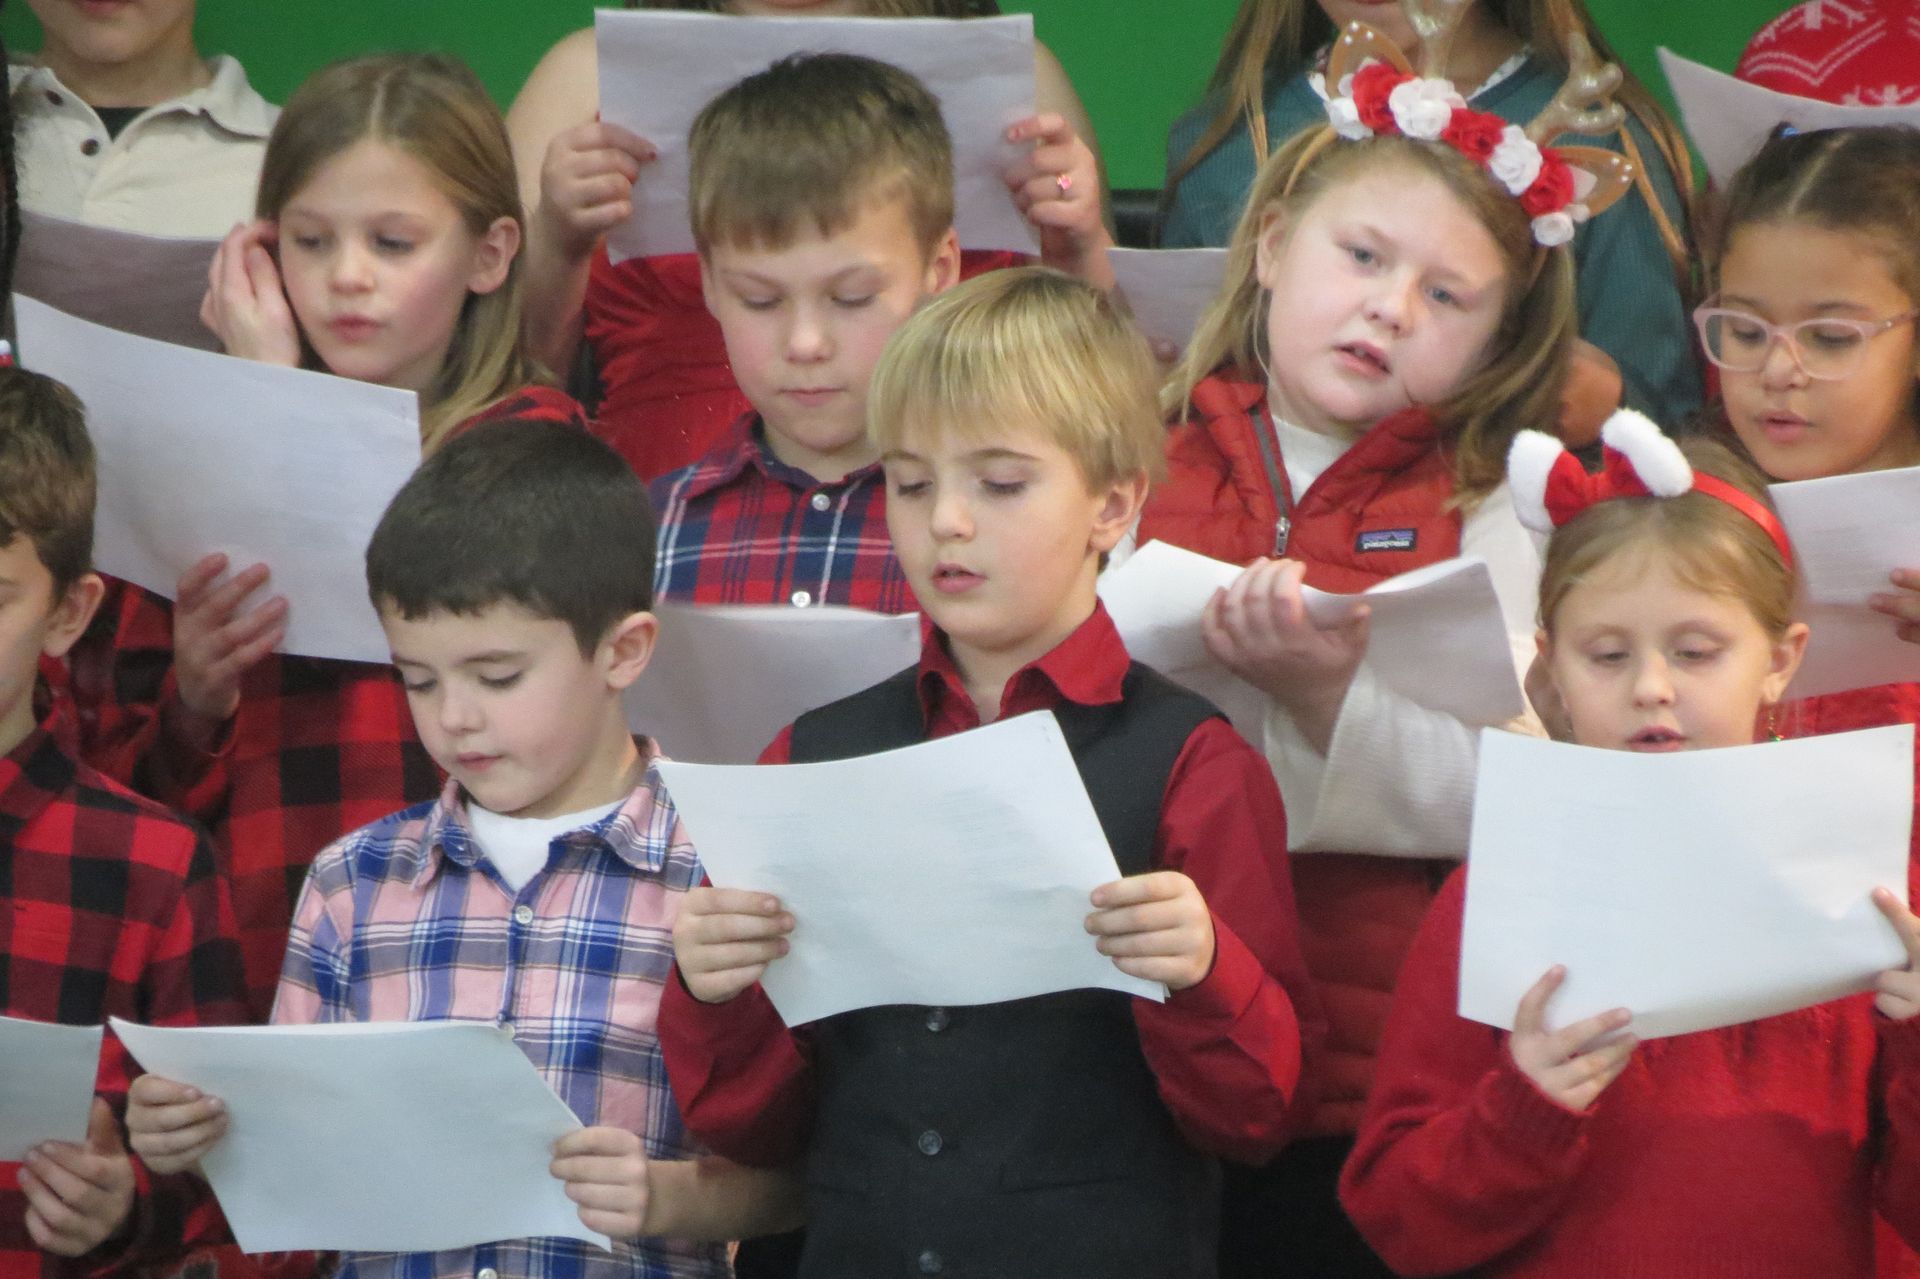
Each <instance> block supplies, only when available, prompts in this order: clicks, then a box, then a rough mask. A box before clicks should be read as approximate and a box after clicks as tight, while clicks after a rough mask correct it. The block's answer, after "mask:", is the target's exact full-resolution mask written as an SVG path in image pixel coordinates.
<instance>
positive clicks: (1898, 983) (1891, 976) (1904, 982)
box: [1873, 968, 1920, 1021]
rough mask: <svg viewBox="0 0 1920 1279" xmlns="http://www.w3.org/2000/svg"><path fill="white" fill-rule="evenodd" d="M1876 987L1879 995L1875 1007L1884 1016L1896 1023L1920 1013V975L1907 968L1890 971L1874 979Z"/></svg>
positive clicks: (1874, 1001)
mask: <svg viewBox="0 0 1920 1279" xmlns="http://www.w3.org/2000/svg"><path fill="white" fill-rule="evenodd" d="M1874 987H1875V989H1876V990H1878V991H1879V994H1877V995H1876V996H1875V997H1874V1000H1873V1006H1874V1007H1875V1008H1878V1009H1879V1010H1880V1012H1881V1014H1882V1015H1884V1016H1887V1017H1890V1018H1892V1019H1893V1020H1894V1021H1906V1020H1907V1019H1908V1018H1910V1017H1912V1016H1913V1015H1914V1013H1916V1012H1920V973H1914V972H1911V971H1909V970H1907V969H1905V968H1893V969H1889V970H1888V971H1886V972H1883V973H1881V974H1880V975H1879V976H1878V977H1876V978H1875V979H1874Z"/></svg>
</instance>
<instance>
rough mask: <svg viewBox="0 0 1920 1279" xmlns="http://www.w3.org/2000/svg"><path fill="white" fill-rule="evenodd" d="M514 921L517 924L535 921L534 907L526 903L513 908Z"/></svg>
mask: <svg viewBox="0 0 1920 1279" xmlns="http://www.w3.org/2000/svg"><path fill="white" fill-rule="evenodd" d="M513 922H514V923H516V924H531V923H532V922H533V907H531V906H528V905H525V904H522V905H519V906H515V907H514V908H513Z"/></svg>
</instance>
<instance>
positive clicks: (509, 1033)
mask: <svg viewBox="0 0 1920 1279" xmlns="http://www.w3.org/2000/svg"><path fill="white" fill-rule="evenodd" d="M500 1033H501V1034H503V1035H505V1036H506V1037H507V1038H508V1039H512V1038H513V1023H512V1022H510V1021H508V1020H507V1019H506V1018H505V1017H502V1018H501V1019H500Z"/></svg>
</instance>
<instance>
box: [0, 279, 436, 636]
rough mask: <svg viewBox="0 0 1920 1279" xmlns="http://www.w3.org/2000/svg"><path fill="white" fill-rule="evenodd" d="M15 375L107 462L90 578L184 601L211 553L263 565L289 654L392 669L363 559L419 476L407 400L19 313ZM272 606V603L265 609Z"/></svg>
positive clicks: (415, 420)
mask: <svg viewBox="0 0 1920 1279" xmlns="http://www.w3.org/2000/svg"><path fill="white" fill-rule="evenodd" d="M15 317H16V320H17V322H18V328H19V335H20V360H21V363H22V364H23V365H25V366H26V367H27V368H30V369H33V370H34V371H36V372H39V373H45V374H47V375H48V376H49V377H54V378H58V379H59V380H60V381H62V382H65V383H66V384H67V385H68V386H69V387H71V388H73V391H74V394H76V395H78V396H79V397H80V399H81V402H82V403H84V404H85V405H86V406H87V428H88V430H89V431H90V432H91V433H92V435H93V446H94V451H95V453H96V454H97V455H98V459H99V474H100V498H99V510H98V514H97V515H96V516H95V519H94V535H93V536H94V543H93V554H94V562H95V563H96V564H98V565H99V566H100V568H101V570H102V571H103V572H107V573H112V574H113V575H114V576H116V577H123V578H126V579H127V580H128V581H130V582H135V583H138V584H139V585H141V586H144V587H146V588H147V589H148V590H150V591H154V592H156V593H158V594H161V595H164V596H166V597H167V598H169V599H171V598H173V594H174V588H175V586H176V584H177V583H178V582H179V580H180V575H181V574H182V573H184V572H185V571H186V570H187V569H189V568H191V567H192V566H193V565H194V564H196V563H198V562H199V560H200V559H201V558H202V557H203V556H206V555H208V554H211V553H212V552H214V551H222V552H225V553H226V555H227V557H228V558H229V560H230V561H231V562H232V564H233V566H234V568H235V569H240V568H245V567H246V566H247V565H249V564H253V563H256V562H261V563H265V564H266V565H267V566H268V567H269V568H270V569H272V571H273V578H272V580H271V581H270V582H269V583H268V584H267V586H266V587H265V588H264V591H265V592H271V593H273V594H278V595H284V596H286V597H287V601H288V605H289V607H288V612H287V637H286V640H285V641H284V642H283V643H282V644H281V650H282V651H284V652H288V653H300V654H305V655H308V656H312V657H333V658H340V659H343V660H347V661H356V662H381V663H384V662H386V661H388V660H389V653H388V649H387V641H386V638H385V637H384V636H383V635H382V634H381V632H380V621H379V618H378V617H377V616H376V615H375V613H374V611H373V606H372V605H371V604H369V603H368V602H367V579H366V567H365V561H364V556H365V554H366V548H367V540H368V539H369V538H370V537H371V536H372V535H373V529H374V525H376V524H377V523H379V521H380V516H381V514H382V513H383V512H384V511H385V510H386V509H387V503H388V502H389V501H391V500H392V499H393V495H394V493H395V492H397V491H398V490H399V488H400V486H401V485H402V484H404V483H406V481H407V477H408V476H409V475H410V474H412V473H413V468H414V467H416V466H418V465H419V463H420V412H419V405H418V399H417V397H416V396H415V395H414V393H413V392H411V391H396V390H394V389H392V388H391V387H384V386H374V385H372V384H371V383H367V382H354V381H350V380H348V379H346V378H337V377H331V376H329V375H327V374H325V373H314V372H309V371H307V370H304V369H289V368H281V367H277V366H275V365H270V364H260V363H256V362H255V361H253V360H241V359H235V358H233V357H231V356H226V355H217V354H214V353H213V352H210V351H192V350H188V349H186V348H184V347H179V346H174V345H171V344H169V343H165V342H156V341H154V340H152V339H151V338H142V337H135V336H133V335H132V334H128V333H120V332H116V331H115V330H113V329H109V328H105V327H102V326H101V325H98V324H90V323H88V322H87V321H85V320H77V319H74V318H73V317H72V316H68V315H62V314H61V313H60V312H58V311H56V310H54V309H53V308H51V307H48V306H44V305H42V304H40V303H38V302H35V301H33V300H32V299H30V298H19V299H17V300H16V303H15ZM263 597H264V596H263Z"/></svg>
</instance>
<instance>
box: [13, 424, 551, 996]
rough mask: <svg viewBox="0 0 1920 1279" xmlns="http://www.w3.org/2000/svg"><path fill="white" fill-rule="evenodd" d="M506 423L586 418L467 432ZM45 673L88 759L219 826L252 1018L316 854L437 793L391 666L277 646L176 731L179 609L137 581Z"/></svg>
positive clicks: (115, 593) (117, 586)
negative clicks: (216, 728)
mask: <svg viewBox="0 0 1920 1279" xmlns="http://www.w3.org/2000/svg"><path fill="white" fill-rule="evenodd" d="M507 417H518V418H526V419H531V420H538V421H558V422H571V423H573V424H575V425H577V426H580V427H581V428H582V429H584V428H585V425H586V419H585V415H584V413H583V412H582V410H581V408H580V406H579V405H578V404H577V403H576V402H575V401H574V400H573V399H572V397H570V396H568V395H566V394H564V393H563V392H560V391H557V390H555V389H553V388H552V387H545V386H529V387H526V388H524V389H523V390H521V391H519V392H517V393H515V394H513V395H510V396H507V397H506V398H505V399H503V400H501V401H499V402H498V403H496V404H494V405H493V406H492V407H491V408H488V409H487V410H485V411H484V412H482V413H479V414H477V415H476V416H475V417H474V418H473V419H472V420H471V421H470V422H468V423H466V424H464V425H465V426H471V425H475V424H478V423H480V422H486V421H492V420H496V419H500V418H507ZM463 429H464V428H463ZM46 673H47V674H48V676H49V677H50V682H51V683H53V684H54V685H55V686H56V695H57V696H58V697H61V698H63V699H66V700H69V701H70V703H71V705H70V707H68V708H66V712H65V715H64V716H63V719H64V720H65V723H66V725H67V726H68V727H69V729H70V731H73V732H74V733H75V737H74V740H75V741H76V743H77V745H78V748H79V751H80V753H81V755H82V757H83V758H84V759H86V761H87V762H88V763H89V764H91V765H93V766H94V767H96V768H98V769H100V770H101V771H102V772H104V773H106V774H108V775H109V776H111V777H113V778H115V779H116V780H118V781H121V782H123V783H124V784H126V785H129V786H132V787H134V788H135V789H136V790H138V791H140V792H141V793H143V794H146V795H149V796H151V797H152V798H154V799H157V800H159V801H160V802H162V803H164V804H166V805H168V806H169V807H172V808H177V809H179V810H180V811H181V812H184V813H186V814H187V815H188V816H190V817H192V818H193V819H194V820H195V821H198V822H199V823H201V824H202V825H203V826H205V827H206V828H207V829H208V830H210V831H211V832H212V833H213V838H214V843H215V846H216V848H217V849H218V850H219V852H220V854H221V856H222V858H223V860H224V868H225V870H226V872H227V878H228V881H229V883H230V885H231V890H232V894H233V908H234V915H235V918H236V920H237V921H238V924H239V929H240V947H241V955H242V960H243V962H244V964H245V971H246V991H247V1005H248V1010H249V1013H250V1015H251V1017H252V1019H253V1020H255V1021H260V1020H264V1019H265V1017H266V1015H267V1010H268V1009H269V1008H270V1007H271V1006H272V1003H273V992H274V986H275V983H276V982H277V981H278V979H279V975H280V964H281V960H282V958H283V957H284V955H285V953H286V944H287V921H288V920H289V919H291V918H292V916H293V905H294V900H295V898H296V897H297V895H298V894H299V891H300V885H301V883H302V882H303V881H304V880H305V878H306V873H307V866H308V865H309V863H311V862H312V860H313V857H314V854H316V853H318V852H319V851H320V850H321V849H322V848H324V847H326V845H327V844H329V843H331V842H332V841H333V840H336V839H338V838H339V837H340V836H341V835H343V834H345V833H346V832H347V831H350V830H354V829H356V828H358V827H361V826H364V825H366V824H367V823H369V822H373V821H378V820H379V819H380V818H382V817H384V816H386V815H387V814H389V813H391V812H393V811H394V810H395V809H397V808H405V807H406V806H408V805H409V804H418V803H422V802H424V801H426V800H430V799H432V798H433V797H434V796H435V795H436V794H438V793H439V789H440V773H439V770H438V769H436V768H435V767H434V763H433V760H432V758H431V757H430V756H428V754H427V752H426V748H425V747H423V746H422V745H421V744H420V739H419V738H418V736H416V735H415V733H414V731H413V715H412V712H411V711H410V710H409V709H408V707H407V697H406V690H405V689H404V688H403V687H402V685H401V682H400V677H399V675H398V674H396V673H395V672H394V670H393V668H392V667H390V666H378V665H372V664H369V663H359V662H339V661H332V660H329V659H326V658H318V657H293V656H286V655H283V654H278V653H276V654H273V655H271V656H269V657H267V658H266V659H264V660H263V661H261V662H259V663H258V664H257V665H255V666H254V667H252V668H251V669H250V670H248V671H247V672H246V674H245V675H244V676H243V677H242V680H241V691H240V709H239V711H238V712H237V713H236V714H235V716H234V718H233V720H232V722H231V723H230V725H229V726H228V729H227V732H226V733H225V734H224V735H223V737H222V739H221V741H220V742H219V743H218V744H217V745H216V747H215V749H213V750H211V751H208V750H204V749H202V748H201V746H200V745H198V744H196V743H193V742H189V741H185V740H182V739H180V738H179V737H178V736H177V735H175V734H172V733H170V732H169V731H168V728H169V724H170V722H171V721H170V718H169V717H168V716H167V715H166V714H165V713H164V708H165V707H166V706H167V705H168V703H169V702H177V700H178V693H177V690H176V688H175V684H174V674H173V606H172V604H171V603H169V602H168V601H167V600H166V599H163V598H162V597H160V596H158V595H155V594H153V593H152V592H150V591H146V590H143V589H141V588H140V587H137V586H134V585H132V584H131V583H127V582H121V581H117V580H114V579H111V578H110V579H108V587H107V598H106V599H105V601H103V602H102V604H101V607H100V610H99V612H98V613H97V614H96V615H95V617H94V621H93V624H92V626H90V627H89V628H88V631H87V633H86V635H84V636H83V637H82V638H81V640H80V642H79V643H78V644H76V645H75V646H74V648H73V651H72V652H71V653H70V654H69V655H68V659H67V663H66V667H65V669H64V670H60V669H57V668H46Z"/></svg>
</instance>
